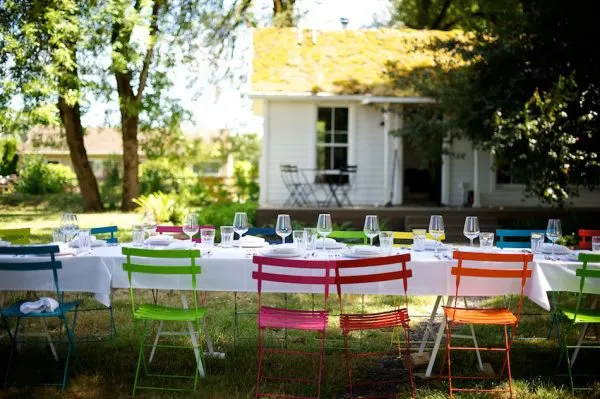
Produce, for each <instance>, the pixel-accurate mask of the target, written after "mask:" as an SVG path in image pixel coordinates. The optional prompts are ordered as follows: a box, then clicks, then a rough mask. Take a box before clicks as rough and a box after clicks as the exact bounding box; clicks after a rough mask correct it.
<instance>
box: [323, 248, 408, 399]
mask: <svg viewBox="0 0 600 399" xmlns="http://www.w3.org/2000/svg"><path fill="white" fill-rule="evenodd" d="M407 262H410V254H402V255H394V256H385V257H377V258H367V259H356V260H339V261H337V262H336V268H335V282H336V287H337V292H338V297H339V301H340V313H341V314H340V327H341V328H342V333H343V335H344V348H345V351H346V369H347V372H348V386H349V394H350V396H349V397H351V398H352V397H355V396H354V395H353V391H352V387H353V386H355V387H356V386H359V385H360V386H364V385H381V384H386V385H389V384H397V383H399V382H401V380H400V379H397V378H392V379H383V380H363V381H360V382H359V383H354V384H353V382H352V365H351V358H353V357H358V358H365V357H368V356H382V355H385V354H391V353H393V354H396V353H397V354H398V355H400V354H402V348H401V345H400V342H398V352H395V351H391V352H389V351H388V352H371V353H352V352H351V351H350V349H349V347H348V335H349V334H350V333H351V332H353V331H362V330H374V329H385V328H395V327H401V328H402V329H404V336H405V348H404V356H405V359H406V362H407V364H408V373H409V379H410V394H411V398H414V394H415V392H414V384H413V378H412V364H411V357H410V334H409V321H410V320H409V317H408V297H407V295H406V290H407V288H408V278H410V277H412V270H410V269H407V268H406V263H407ZM377 266H382V267H383V266H385V269H380V270H375V271H374V270H373V268H374V267H377ZM346 270H348V271H350V270H351V272H350V273H348V274H346V272H345V271H346ZM386 281H397V282H398V283H400V284H401V285H402V289H403V290H404V304H403V305H404V307H400V306H397V307H396V309H393V310H389V311H385V312H380V313H371V314H365V313H360V314H349V313H344V306H343V300H342V287H343V286H344V285H349V284H373V283H375V284H377V283H380V282H386ZM399 288H400V287H399ZM360 397H361V398H367V397H369V396H363V395H360ZM370 397H378V398H382V397H396V393H393V394H390V395H382V394H377V396H370Z"/></svg>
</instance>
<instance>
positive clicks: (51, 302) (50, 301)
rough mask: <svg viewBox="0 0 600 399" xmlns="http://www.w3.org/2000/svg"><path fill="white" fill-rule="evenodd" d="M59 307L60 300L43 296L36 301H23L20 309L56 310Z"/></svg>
mask: <svg viewBox="0 0 600 399" xmlns="http://www.w3.org/2000/svg"><path fill="white" fill-rule="evenodd" d="M57 308H58V302H57V301H56V299H54V298H48V297H41V298H40V299H39V300H37V301H35V302H23V303H22V304H21V307H20V308H19V310H20V311H21V313H25V314H28V313H32V312H33V313H42V312H54V311H55V310H56V309H57Z"/></svg>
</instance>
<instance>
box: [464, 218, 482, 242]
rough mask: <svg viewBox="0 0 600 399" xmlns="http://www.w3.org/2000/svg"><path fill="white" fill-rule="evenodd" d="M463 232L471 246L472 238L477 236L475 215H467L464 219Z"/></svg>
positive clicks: (477, 220)
mask: <svg viewBox="0 0 600 399" xmlns="http://www.w3.org/2000/svg"><path fill="white" fill-rule="evenodd" d="M463 234H464V235H465V237H467V238H468V239H469V240H471V245H470V246H471V247H472V246H473V239H475V238H477V237H478V236H479V219H477V216H467V218H466V219H465V227H464V229H463Z"/></svg>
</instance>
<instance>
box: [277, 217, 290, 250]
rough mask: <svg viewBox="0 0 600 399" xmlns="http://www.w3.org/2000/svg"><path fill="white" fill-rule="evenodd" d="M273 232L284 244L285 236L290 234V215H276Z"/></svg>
mask: <svg viewBox="0 0 600 399" xmlns="http://www.w3.org/2000/svg"><path fill="white" fill-rule="evenodd" d="M275 233H277V235H278V236H279V237H281V243H282V244H285V237H287V236H289V235H290V234H292V219H290V215H277V224H276V225H275Z"/></svg>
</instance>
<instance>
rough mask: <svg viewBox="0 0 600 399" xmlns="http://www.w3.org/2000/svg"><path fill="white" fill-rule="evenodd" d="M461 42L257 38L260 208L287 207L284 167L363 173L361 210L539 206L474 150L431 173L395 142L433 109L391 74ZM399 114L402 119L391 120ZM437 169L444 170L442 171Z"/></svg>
mask: <svg viewBox="0 0 600 399" xmlns="http://www.w3.org/2000/svg"><path fill="white" fill-rule="evenodd" d="M461 35H462V34H461V33H460V32H437V31H415V30H409V29H406V30H396V29H378V30H338V31H310V30H301V29H297V28H264V29H255V30H254V31H253V54H252V56H253V57H252V63H251V93H250V98H251V99H253V101H254V109H255V111H256V112H257V113H259V114H261V115H262V117H263V151H262V159H261V164H260V189H261V190H260V204H261V205H282V204H284V202H285V201H286V199H287V197H288V190H287V189H286V187H285V185H284V183H283V181H282V178H281V176H280V165H282V164H294V165H296V166H298V167H299V168H301V169H305V170H306V171H307V172H306V175H307V177H308V180H309V181H314V176H313V174H311V172H310V170H315V169H319V170H329V171H331V172H334V171H335V170H338V169H339V168H340V167H342V166H344V165H357V171H358V172H357V176H356V182H355V187H354V188H353V190H352V191H351V192H350V196H351V199H352V202H353V203H354V204H355V205H373V204H384V203H387V202H388V201H389V200H390V193H391V194H392V196H391V200H392V203H393V204H395V205H402V204H414V205H425V204H439V203H441V204H444V205H449V206H463V205H465V204H469V205H471V204H472V205H473V206H476V207H477V206H507V205H510V206H523V205H537V204H538V201H537V200H535V199H528V200H525V201H523V188H524V186H523V185H522V184H518V182H517V181H514V179H513V178H512V176H511V174H510V169H509V168H500V170H498V171H496V170H494V169H493V168H492V165H493V159H492V157H491V156H490V155H489V154H487V153H484V152H482V151H478V150H474V149H473V147H472V145H471V143H470V142H468V141H459V142H455V143H454V144H453V147H452V148H451V149H450V150H451V151H452V152H455V153H462V154H465V156H464V157H462V158H456V157H450V156H447V155H444V156H442V162H441V166H439V168H437V170H432V168H431V166H428V165H423V164H422V162H421V160H420V159H419V158H418V156H416V155H415V151H414V149H411V148H410V146H409V145H408V143H405V142H403V139H402V138H401V137H394V136H392V135H390V134H389V132H390V131H393V130H395V129H397V128H399V127H401V126H402V124H403V114H404V113H405V112H406V111H408V110H410V109H411V108H413V107H423V106H434V105H435V101H434V100H433V99H431V98H427V97H423V96H421V95H420V94H419V93H417V92H415V91H414V90H413V88H412V87H410V86H409V85H407V87H400V88H398V87H396V88H394V89H392V88H391V86H390V85H389V80H388V79H389V78H388V77H387V76H386V74H385V73H384V72H385V70H386V67H387V66H390V65H391V66H392V67H393V68H395V69H396V71H397V72H398V73H400V74H401V75H402V74H405V75H409V74H418V73H419V71H424V70H426V69H427V68H430V67H432V66H434V65H435V60H436V59H439V57H440V56H443V54H440V53H434V52H433V51H432V50H431V48H430V47H428V44H429V43H431V41H432V40H436V39H448V38H456V39H460V37H461ZM391 108H394V109H395V110H396V112H386V110H389V109H391ZM434 169H435V168H434ZM573 202H574V205H575V206H591V205H597V204H598V194H592V193H591V192H587V191H585V192H584V191H582V192H581V195H580V197H578V198H575V199H574V200H573Z"/></svg>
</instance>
